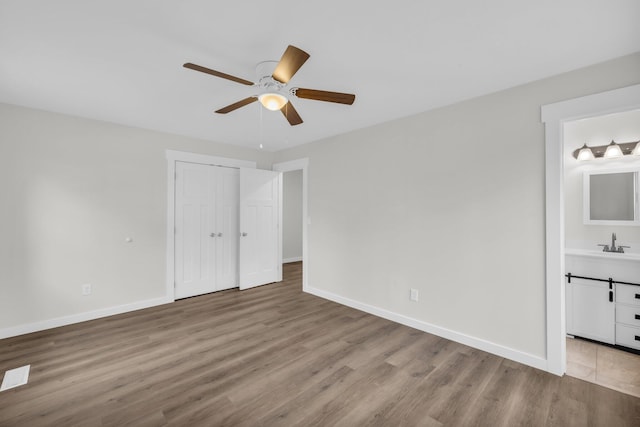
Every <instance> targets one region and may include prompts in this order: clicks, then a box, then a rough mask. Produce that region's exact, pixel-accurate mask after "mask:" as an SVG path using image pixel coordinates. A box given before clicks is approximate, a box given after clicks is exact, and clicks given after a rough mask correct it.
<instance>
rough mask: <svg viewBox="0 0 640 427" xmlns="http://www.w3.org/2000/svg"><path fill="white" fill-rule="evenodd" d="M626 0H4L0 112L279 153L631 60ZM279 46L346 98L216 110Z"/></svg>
mask: <svg viewBox="0 0 640 427" xmlns="http://www.w3.org/2000/svg"><path fill="white" fill-rule="evenodd" d="M639 17H640V1H638V0H600V1H596V0H560V1H559V0H535V1H533V0H530V1H515V0H484V1H477V0H458V1H446V0H438V1H436V0H426V1H418V0H396V1H393V2H390V1H384V2H383V1H362V0H359V1H347V0H339V1H338V0H324V1H322V2H307V1H301V0H283V1H277V0H272V1H265V0H250V1H240V0H237V1H229V2H223V1H213V0H181V1H177V0H172V1H168V0H126V1H124V0H103V1H98V0H94V1H89V0H56V1H52V0H2V1H0V102H5V103H10V104H18V105H24V106H28V107H34V108H40V109H44V110H51V111H56V112H62V113H67V114H72V115H77V116H83V117H89V118H95V119H100V120H106V121H110V122H115V123H121V124H125V125H131V126H137V127H142V128H147V129H155V130H159V131H164V132H170V133H175V134H180V135H187V136H192V137H197V138H203V139H206V140H211V141H219V142H226V143H231V144H236V145H242V146H248V147H254V148H257V147H258V145H259V144H260V143H261V142H262V143H263V144H264V149H266V150H271V151H275V150H279V149H283V148H287V147H291V146H295V145H298V144H302V143H306V142H310V141H314V140H318V139H321V138H324V137H327V136H331V135H335V134H339V133H344V132H347V131H350V130H353V129H358V128H362V127H365V126H369V125H372V124H376V123H380V122H384V121H388V120H391V119H394V118H398V117H402V116H407V115H411V114H415V113H419V112H422V111H426V110H429V109H432V108H435V107H438V106H442V105H446V104H451V103H454V102H457V101H460V100H463V99H468V98H471V97H475V96H478V95H482V94H486V93H490V92H494V91H497V90H500V89H504V88H508V87H512V86H516V85H519V84H522V83H525V82H529V81H533V80H537V79H540V78H544V77H547V76H550V75H554V74H558V73H561V72H565V71H569V70H572V69H576V68H580V67H583V66H586V65H590V64H594V63H597V62H601V61H605V60H608V59H611V58H616V57H619V56H623V55H626V54H629V53H633V52H637V51H640V25H638V18H639ZM288 44H293V45H295V46H297V47H299V48H301V49H303V50H305V51H306V52H308V53H309V54H310V55H311V58H310V59H309V60H308V61H307V63H306V64H305V65H304V66H303V67H302V68H301V69H300V71H299V72H298V73H297V74H296V75H295V77H294V78H293V79H292V81H291V85H293V86H299V87H306V88H312V89H323V90H332V91H339V92H350V93H355V94H356V96H357V97H356V102H355V103H354V105H353V106H345V105H340V104H332V103H325V102H318V101H311V100H305V99H294V100H293V103H294V105H295V107H296V109H297V110H298V112H299V114H300V115H301V116H302V118H303V120H304V123H303V124H301V125H299V126H296V127H291V126H289V125H288V123H287V121H286V120H285V118H284V117H283V116H282V114H281V113H280V112H270V111H267V110H264V109H261V108H260V106H259V104H258V103H254V104H252V105H250V106H247V107H244V108H242V109H240V110H236V111H234V112H232V113H229V114H227V115H219V114H214V113H213V111H214V110H216V109H218V108H221V107H223V106H225V105H228V104H230V103H232V102H235V101H237V100H240V99H242V98H245V97H247V96H250V95H253V94H254V92H255V89H252V88H251V87H248V86H243V85H240V84H236V83H234V82H231V81H228V80H224V79H220V78H216V77H213V76H209V75H206V74H202V73H197V72H195V71H192V70H187V69H185V68H183V67H182V64H183V63H185V62H194V63H196V64H199V65H203V66H206V67H209V68H213V69H216V70H219V71H222V72H225V73H229V74H233V75H236V76H239V77H242V78H245V79H248V80H254V78H255V76H254V69H255V65H256V64H257V63H258V62H260V61H264V60H277V59H279V58H280V56H281V55H282V53H283V52H284V49H285V48H286V46H287V45H288Z"/></svg>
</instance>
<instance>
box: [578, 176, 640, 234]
mask: <svg viewBox="0 0 640 427" xmlns="http://www.w3.org/2000/svg"><path fill="white" fill-rule="evenodd" d="M639 175H640V173H639V170H615V171H606V172H605V171H589V172H585V173H584V197H583V199H584V208H583V212H584V223H585V224H592V225H640V218H639V216H640V215H639V207H638V188H639V187H640V185H639V184H640V181H638V177H639Z"/></svg>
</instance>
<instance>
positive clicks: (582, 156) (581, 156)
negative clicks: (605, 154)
mask: <svg viewBox="0 0 640 427" xmlns="http://www.w3.org/2000/svg"><path fill="white" fill-rule="evenodd" d="M593 159H595V156H594V155H593V151H591V148H589V147H587V144H584V145H583V146H582V148H581V149H580V152H579V153H578V161H579V162H582V161H584V160H593Z"/></svg>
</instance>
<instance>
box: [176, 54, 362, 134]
mask: <svg viewBox="0 0 640 427" xmlns="http://www.w3.org/2000/svg"><path fill="white" fill-rule="evenodd" d="M307 59H309V54H308V53H307V52H305V51H303V50H302V49H298V48H297V47H295V46H291V45H289V46H288V47H287V49H286V50H285V51H284V54H283V55H282V58H280V61H278V62H276V61H264V62H261V63H259V64H258V65H257V67H256V71H257V74H258V82H257V83H254V82H251V81H249V80H245V79H242V78H240V77H236V76H232V75H230V74H225V73H222V72H220V71H216V70H212V69H210V68H206V67H203V66H201V65H196V64H192V63H191V62H187V63H186V64H184V65H183V67H185V68H189V69H191V70H195V71H200V72H201V73H207V74H211V75H212V76H216V77H220V78H223V79H227V80H231V81H234V82H236V83H240V84H243V85H247V86H256V87H257V88H258V89H259V92H260V93H259V94H258V95H252V96H250V97H248V98H245V99H242V100H240V101H238V102H234V103H233V104H230V105H227V106H226V107H223V108H220V109H219V110H216V113H219V114H227V113H229V112H231V111H234V110H237V109H238V108H241V107H244V106H245V105H249V104H252V103H254V102H256V101H260V103H261V104H262V105H263V106H264V107H265V108H267V109H269V110H271V111H277V110H280V111H282V114H284V116H285V117H286V118H287V121H289V124H290V125H291V126H295V125H299V124H300V123H302V118H301V117H300V115H299V114H298V112H297V111H296V109H295V108H293V105H292V104H291V101H290V98H291V97H292V96H295V97H297V98H304V99H313V100H316V101H325V102H335V103H338V104H347V105H351V104H353V101H355V99H356V96H355V95H353V94H349V93H340V92H329V91H325V90H315V89H304V88H299V87H292V88H287V84H288V83H289V80H291V78H292V77H293V76H294V74H295V73H296V72H297V71H298V70H299V69H300V67H302V65H303V64H304V63H305V62H306V61H307ZM274 65H275V68H273V67H274Z"/></svg>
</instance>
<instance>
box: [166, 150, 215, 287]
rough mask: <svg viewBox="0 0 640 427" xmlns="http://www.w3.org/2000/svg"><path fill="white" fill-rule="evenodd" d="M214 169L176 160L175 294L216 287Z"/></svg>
mask: <svg viewBox="0 0 640 427" xmlns="http://www.w3.org/2000/svg"><path fill="white" fill-rule="evenodd" d="M213 173H215V170H214V168H212V167H211V166H208V165H200V164H195V163H184V162H176V194H175V196H176V199H175V209H176V212H175V257H176V259H175V273H176V277H175V280H176V286H175V297H176V298H186V297H190V296H194V295H200V294H204V293H207V292H213V291H215V290H216V287H215V286H216V284H215V279H216V278H215V238H216V237H215V236H214V235H213V233H214V232H215V230H214V226H215V223H214V221H215V216H214V215H215V209H216V206H215V188H213V184H214V182H215V180H214V177H213V176H212V174H213Z"/></svg>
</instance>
